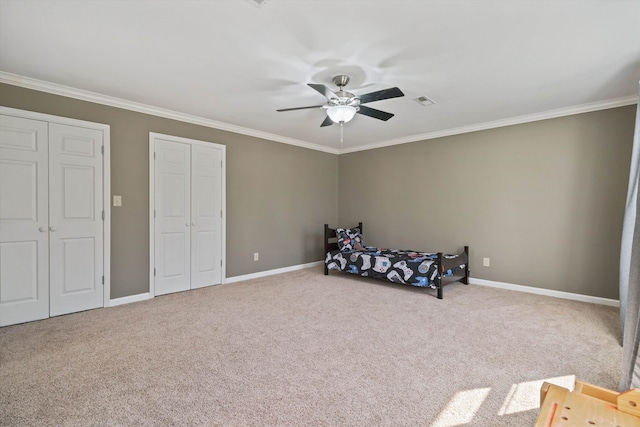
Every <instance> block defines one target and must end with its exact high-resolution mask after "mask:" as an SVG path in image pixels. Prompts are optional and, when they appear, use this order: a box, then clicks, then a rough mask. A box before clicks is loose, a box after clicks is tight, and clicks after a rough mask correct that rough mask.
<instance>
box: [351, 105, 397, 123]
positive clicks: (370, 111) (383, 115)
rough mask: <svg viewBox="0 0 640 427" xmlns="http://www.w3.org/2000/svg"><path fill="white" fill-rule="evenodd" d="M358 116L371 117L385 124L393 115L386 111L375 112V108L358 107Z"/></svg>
mask: <svg viewBox="0 0 640 427" xmlns="http://www.w3.org/2000/svg"><path fill="white" fill-rule="evenodd" d="M358 114H364V115H365V116H369V117H373V118H374V119H378V120H384V121H385V122H386V121H387V120H389V119H390V118H391V117H393V114H391V113H387V112H386V111H381V110H376V109H375V108H371V107H366V106H364V105H361V106H360V109H359V110H358Z"/></svg>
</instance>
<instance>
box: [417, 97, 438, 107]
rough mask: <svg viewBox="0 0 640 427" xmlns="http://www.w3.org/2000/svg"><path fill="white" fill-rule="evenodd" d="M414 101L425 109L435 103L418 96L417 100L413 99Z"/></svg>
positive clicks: (427, 98)
mask: <svg viewBox="0 0 640 427" xmlns="http://www.w3.org/2000/svg"><path fill="white" fill-rule="evenodd" d="M413 100H414V101H416V102H417V103H418V104H420V105H422V106H424V107H426V106H427V105H433V104H435V103H436V101H434V100H433V99H431V98H429V97H426V96H420V97H418V98H413Z"/></svg>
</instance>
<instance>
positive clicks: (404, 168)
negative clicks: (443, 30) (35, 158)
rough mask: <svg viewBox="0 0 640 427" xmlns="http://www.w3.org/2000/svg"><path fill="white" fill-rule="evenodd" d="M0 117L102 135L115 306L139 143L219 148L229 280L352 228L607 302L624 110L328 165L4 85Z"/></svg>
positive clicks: (144, 243) (135, 271)
mask: <svg viewBox="0 0 640 427" xmlns="http://www.w3.org/2000/svg"><path fill="white" fill-rule="evenodd" d="M0 105H3V106H8V107H13V108H20V109H24V110H30V111H37V112H42V113H47V114H54V115H58V116H63V117H71V118H75V119H80V120H88V121H93V122H98V123H106V124H109V125H110V126H111V190H112V194H120V195H122V197H123V206H122V207H120V208H112V224H111V226H112V231H111V247H112V249H111V278H112V279H111V280H112V282H111V297H112V298H118V297H123V296H127V295H135V294H138V293H143V292H148V282H149V277H148V253H149V243H148V242H149V233H148V229H149V224H148V202H149V194H148V186H149V180H148V175H149V169H148V168H149V165H148V139H149V132H159V133H165V134H170V135H176V136H182V137H186V138H193V139H199V140H203V141H211V142H215V143H218V144H224V145H226V146H227V265H226V267H227V277H233V276H238V275H243V274H249V273H253V272H258V271H264V270H270V269H275V268H281V267H287V266H291V265H298V264H303V263H307V262H313V261H318V260H320V259H322V258H323V254H322V224H324V223H325V222H326V223H329V224H337V225H351V224H353V223H355V222H357V221H363V222H364V228H365V238H366V242H367V243H369V244H375V245H379V246H387V247H396V248H406V249H416V250H430V251H439V250H443V251H449V252H454V251H458V250H460V249H461V247H462V246H463V245H465V244H467V245H470V246H471V262H472V264H471V266H472V276H473V277H475V278H481V279H487V280H494V281H499V282H507V283H515V284H519V285H525V286H534V287H540V288H547V289H555V290H561V291H567V292H574V293H579V294H585V295H593V296H600V297H605V298H618V283H617V282H618V260H619V245H620V236H621V226H622V214H623V210H624V203H625V197H626V189H627V179H628V173H629V162H630V153H631V145H632V140H633V127H634V113H635V108H636V107H635V106H629V107H622V108H616V109H610V110H604V111H599V112H594V113H588V114H581V115H575V116H569V117H563V118H558V119H552V120H545V121H540V122H534V123H528V124H523V125H516V126H510V127H505V128H499V129H492V130H487V131H481V132H474V133H469V134H463V135H456V136H452V137H447V138H439V139H433V140H428V141H421V142H416V143H411V144H404V145H398V146H393V147H386V148H380V149H376V150H369V151H362V152H357V153H351V154H345V155H341V156H335V155H332V154H327V153H321V152H317V151H313V150H308V149H304V148H300V147H294V146H290V145H285V144H281V143H277V142H272V141H267V140H262V139H258V138H252V137H248V136H244V135H238V134H234V133H230V132H225V131H220V130H216V129H210V128H207V127H203V126H197V125H192V124H188V123H183V122H179V121H175V120H168V119H164V118H160V117H155V116H151V115H146V114H141V113H136V112H132V111H128V110H123V109H118V108H113V107H108V106H104V105H99V104H94V103H90V102H84V101H79V100H75V99H70V98H65V97H61V96H57V95H51V94H46V93H42V92H37V91H32V90H28V89H23V88H19V87H16V86H11V85H4V84H0ZM338 178H339V183H338ZM338 184H339V185H338ZM337 206H339V209H338V208H337ZM254 252H260V261H257V262H254V261H253V253H254ZM483 257H490V258H491V266H490V267H482V258H483Z"/></svg>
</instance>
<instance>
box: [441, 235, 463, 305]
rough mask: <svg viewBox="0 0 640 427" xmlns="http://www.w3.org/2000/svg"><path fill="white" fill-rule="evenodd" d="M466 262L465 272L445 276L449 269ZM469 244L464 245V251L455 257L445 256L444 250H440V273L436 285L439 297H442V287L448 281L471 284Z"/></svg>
mask: <svg viewBox="0 0 640 427" xmlns="http://www.w3.org/2000/svg"><path fill="white" fill-rule="evenodd" d="M463 264H464V274H463V276H462V277H460V276H456V275H454V276H449V277H445V275H444V273H445V271H447V270H450V269H454V268H456V267H459V266H461V265H463ZM469 272H470V270H469V246H465V247H464V251H463V252H462V253H461V254H460V255H458V256H457V257H455V258H445V257H444V255H443V253H442V252H438V274H437V276H436V280H435V281H434V285H435V287H436V291H437V294H438V299H442V287H443V286H444V285H446V284H447V283H453V282H458V281H459V282H462V283H464V284H465V285H468V284H469Z"/></svg>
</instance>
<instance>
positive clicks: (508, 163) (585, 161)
mask: <svg viewBox="0 0 640 427" xmlns="http://www.w3.org/2000/svg"><path fill="white" fill-rule="evenodd" d="M635 108H636V106H635V105H634V106H628V107H622V108H616V109H610V110H603V111H598V112H593V113H587V114H580V115H574V116H569V117H563V118H557V119H551V120H545V121H539V122H533V123H528V124H522V125H515V126H510V127H504V128H498V129H492V130H486V131H480V132H474V133H468V134H462V135H456V136H451V137H446V138H439V139H433V140H427V141H421V142H416V143H411V144H404V145H398V146H392V147H386V148H380V149H376V150H371V151H364V152H357V153H351V154H346V155H341V156H340V157H339V174H340V189H339V204H338V205H339V213H338V219H339V223H340V224H347V225H351V224H354V223H357V222H358V221H363V228H364V237H365V243H366V244H371V245H377V246H383V247H394V248H401V249H414V250H426V251H450V252H455V251H460V250H461V249H462V246H463V245H465V244H466V245H469V246H470V247H471V268H472V271H471V274H472V277H474V278H481V279H487V280H492V281H499V282H507V283H514V284H518V285H525V286H534V287H539V288H547V289H555V290H560V291H566V292H573V293H579V294H585V295H592V296H599V297H604V298H614V299H617V298H618V262H619V252H620V238H621V228H622V217H623V211H624V205H625V199H626V191H627V183H628V176H629V165H630V155H631V146H632V142H633V128H634V114H635ZM483 257H490V259H491V266H490V267H483V266H482V258H483Z"/></svg>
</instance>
